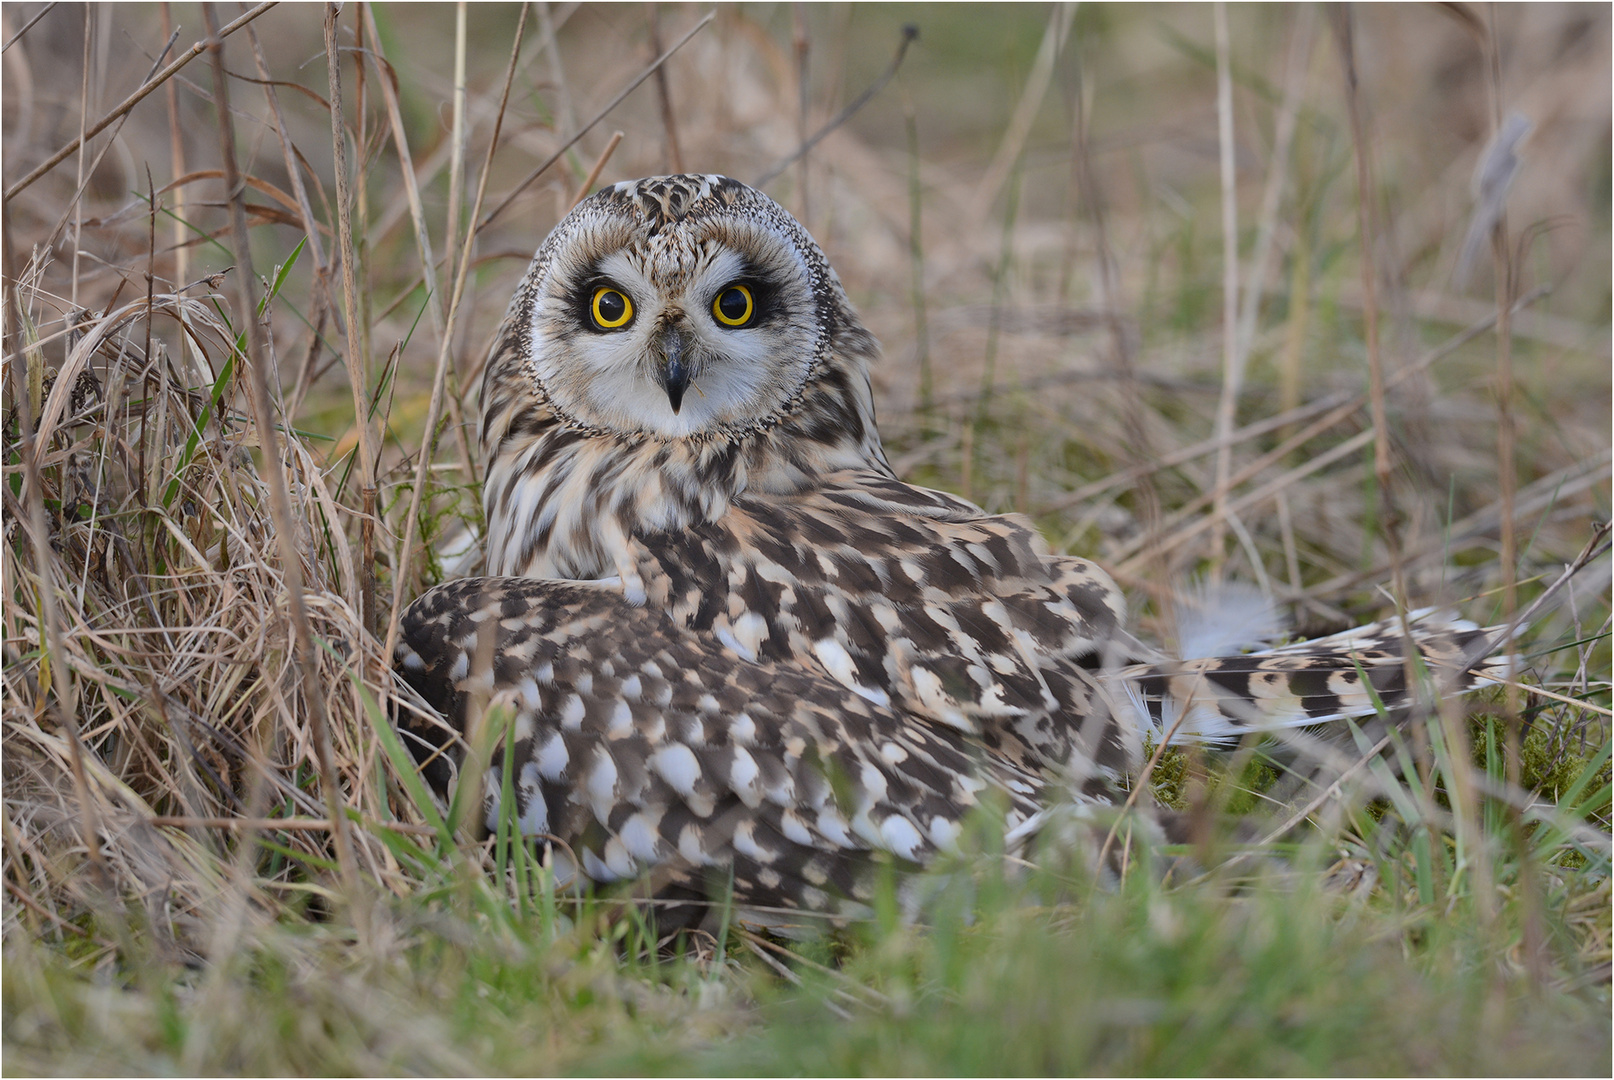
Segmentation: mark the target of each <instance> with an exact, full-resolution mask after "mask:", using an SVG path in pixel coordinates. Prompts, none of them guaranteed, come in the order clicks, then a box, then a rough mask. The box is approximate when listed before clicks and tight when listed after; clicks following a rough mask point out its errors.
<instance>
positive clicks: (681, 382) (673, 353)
mask: <svg viewBox="0 0 1614 1080" xmlns="http://www.w3.org/2000/svg"><path fill="white" fill-rule="evenodd" d="M660 346H661V366H660V368H659V369H658V370H657V371H656V381H657V382H658V383H660V384H661V388H662V389H663V390H665V391H666V392H667V404H669V405H671V406H672V411H673V415H674V416H676V415H678V410H679V409H680V408H682V407H683V404H684V391H685V390H687V389H689V360H688V357H687V353H688V352H689V339H688V338H687V337H686V336H685V335H684V331H683V330H681V329H680V328H679V327H677V326H669V327H667V328H666V329H665V330H663V331H662V332H661V342H660Z"/></svg>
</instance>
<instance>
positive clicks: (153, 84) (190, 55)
mask: <svg viewBox="0 0 1614 1080" xmlns="http://www.w3.org/2000/svg"><path fill="white" fill-rule="evenodd" d="M274 6H275V5H274V2H273V0H269V2H266V3H262V4H259V5H258V6H257V7H255V8H253V9H252V10H250V11H248V12H246V13H244V14H243V15H241V17H240V18H238V19H236V20H235V21H234V22H232V23H227V24H226V25H225V26H224V27H223V28H222V29H220V30H219V32H218V34H217V40H220V41H222V40H223V39H225V38H227V37H229V36H230V35H231V34H233V33H235V32H236V31H237V30H239V29H241V28H242V27H243V26H246V25H247V24H248V23H250V22H252V20H254V19H256V18H257V17H258V16H259V15H262V14H263V13H264V12H266V11H268V10H269V9H270V8H272V7H274ZM213 40H214V35H211V34H210V35H209V36H208V37H206V38H204V39H202V40H201V41H198V42H197V43H196V44H194V45H192V46H191V47H190V48H188V49H186V50H185V52H184V54H183V55H181V56H180V57H179V58H178V59H177V60H175V61H174V62H173V63H171V64H169V65H168V66H167V67H165V68H163V69H162V70H161V71H159V72H158V73H157V74H156V75H154V76H152V77H151V78H149V79H147V80H146V81H145V82H144V83H142V84H141V85H140V88H139V89H138V90H136V91H135V92H134V93H132V94H130V95H129V96H128V97H126V98H124V99H123V100H122V101H121V102H119V103H118V104H117V106H116V107H114V108H113V110H112V111H111V112H109V113H107V114H106V115H105V116H103V117H102V118H101V119H99V120H97V121H96V122H95V123H94V124H92V125H90V127H89V128H88V129H87V130H86V131H85V132H84V133H83V134H82V135H80V136H79V137H78V138H76V139H74V140H73V141H72V142H70V143H68V144H67V145H66V146H64V147H62V148H61V149H60V150H58V151H56V152H55V153H54V154H52V155H51V156H50V157H48V158H46V159H45V160H44V161H42V162H40V163H39V165H38V166H37V167H36V168H35V169H34V171H33V172H31V173H29V174H28V175H27V176H25V177H23V178H22V179H21V180H18V181H17V182H16V183H15V184H12V185H11V186H10V187H8V188H7V189H6V193H5V201H7V202H10V201H11V200H12V199H13V198H15V197H16V196H17V194H18V193H19V192H21V191H22V190H23V189H24V188H26V187H28V186H29V185H30V184H32V183H33V182H34V181H35V180H38V179H39V178H40V177H41V176H44V175H45V174H46V173H48V172H50V171H51V170H52V169H54V168H55V167H56V166H58V165H60V164H61V163H62V162H64V161H66V160H67V156H68V155H69V154H71V153H72V152H73V151H74V150H77V149H78V148H79V147H80V146H81V145H82V144H83V142H84V140H86V139H93V138H95V137H96V136H97V135H99V134H101V132H103V131H105V130H106V129H107V128H108V127H110V126H111V125H112V124H113V123H114V122H115V121H116V120H117V119H118V117H120V116H122V115H124V114H125V113H127V112H128V111H129V110H130V109H132V108H134V107H135V106H136V105H138V104H140V103H141V102H142V101H144V100H145V99H146V96H147V95H149V94H150V93H151V92H152V91H153V90H155V89H157V87H159V86H161V85H162V84H163V83H165V82H167V81H168V80H169V79H171V78H172V77H173V76H174V75H175V74H176V73H177V72H178V71H179V69H180V68H182V67H184V66H185V65H186V64H188V63H190V62H191V61H192V60H194V59H195V58H196V57H197V56H200V55H201V53H202V51H203V50H204V49H206V48H207V47H208V46H209V45H210V44H211V43H212V42H213Z"/></svg>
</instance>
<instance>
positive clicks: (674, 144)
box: [583, 2, 684, 189]
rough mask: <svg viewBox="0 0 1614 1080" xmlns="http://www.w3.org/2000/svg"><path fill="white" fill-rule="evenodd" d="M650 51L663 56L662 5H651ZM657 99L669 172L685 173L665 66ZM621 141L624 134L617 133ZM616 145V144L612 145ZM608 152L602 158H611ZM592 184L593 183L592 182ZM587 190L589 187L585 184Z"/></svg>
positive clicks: (658, 79) (658, 77) (660, 70)
mask: <svg viewBox="0 0 1614 1080" xmlns="http://www.w3.org/2000/svg"><path fill="white" fill-rule="evenodd" d="M647 6H648V7H649V8H650V51H651V53H653V54H655V55H657V56H660V55H661V5H660V4H658V3H654V2H652V3H650V4H649V5H647ZM656 99H657V101H659V102H660V104H661V130H662V132H663V133H664V134H665V135H666V137H667V171H669V172H673V173H681V172H683V171H684V155H683V153H682V152H681V151H680V150H679V148H678V118H677V115H676V113H675V112H674V110H673V103H672V87H671V86H669V85H668V83H667V69H666V67H665V66H663V67H658V68H657V69H656ZM616 137H617V138H618V139H620V138H621V137H622V133H621V132H620V131H619V132H617V135H616ZM612 145H613V146H614V145H615V144H614V143H613V144H612ZM609 156H610V151H609V150H607V151H606V153H605V154H604V155H602V157H609ZM590 183H592V181H591V182H590ZM583 186H584V188H585V189H586V188H587V187H588V186H589V185H588V184H584V185H583Z"/></svg>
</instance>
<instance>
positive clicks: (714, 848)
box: [398, 176, 1483, 910]
mask: <svg viewBox="0 0 1614 1080" xmlns="http://www.w3.org/2000/svg"><path fill="white" fill-rule="evenodd" d="M876 355H877V347H876V345H875V342H874V340H873V338H872V337H870V335H869V334H868V333H867V331H865V330H864V329H863V328H862V326H861V325H860V324H859V322H858V320H857V316H856V314H855V313H854V312H853V310H852V308H851V305H850V304H849V303H848V302H847V300H846V297H845V294H844V292H843V291H842V289H841V286H840V283H839V281H838V280H837V279H836V277H835V274H834V272H833V271H832V270H831V269H830V267H829V265H828V262H827V261H826V260H825V259H824V256H823V253H822V252H821V251H819V249H818V247H817V245H816V244H814V243H813V241H812V240H811V238H810V237H808V236H807V234H806V233H805V231H803V230H802V228H801V227H800V225H798V224H797V223H796V222H795V221H794V220H793V219H792V218H790V216H789V215H788V214H786V213H785V212H784V211H783V210H782V209H780V208H779V207H778V206H777V205H776V204H775V203H774V202H773V201H772V200H770V199H768V198H767V197H766V196H765V195H762V194H761V193H759V192H757V191H754V190H752V189H751V188H748V187H745V186H744V185H742V184H739V183H737V182H735V181H733V180H728V179H726V178H723V177H710V176H678V177H660V178H652V179H649V180H643V181H637V182H629V183H624V184H618V185H616V186H615V187H613V188H609V189H607V190H605V191H602V192H600V193H599V194H598V195H595V196H594V197H592V198H590V199H588V200H585V201H584V202H583V203H582V204H580V205H579V206H578V207H577V209H576V210H574V211H573V212H572V213H571V214H570V215H568V217H567V218H566V219H565V220H563V221H562V222H561V223H560V225H559V226H557V227H556V229H555V230H554V232H553V233H551V234H550V236H549V238H548V239H547V240H546V241H545V243H544V245H543V247H542V248H540V250H539V252H538V255H537V257H536V258H535V259H534V261H533V264H532V267H531V269H530V270H529V272H528V275H527V278H526V279H525V281H524V282H523V283H522V285H521V287H520V289H519V290H518V291H517V293H516V296H515V298H514V300H513V301H512V303H511V306H510V311H509V313H508V315H507V316H506V320H505V324H504V327H503V331H502V333H501V334H500V337H499V340H498V342H497V343H496V345H495V346H494V349H493V353H492V355H491V357H490V359H489V365H488V369H487V374H486V376H485V381H484V387H483V433H482V442H483V450H484V454H485V457H486V460H487V462H488V472H487V481H486V485H485V488H484V501H485V506H486V511H487V521H488V535H487V537H486V542H487V551H488V560H487V565H488V572H489V573H490V574H492V575H495V576H492V577H488V578H475V579H468V580H463V581H456V582H452V583H449V584H447V585H443V586H440V587H439V588H437V589H434V590H432V591H431V592H429V593H427V594H426V595H425V596H423V597H422V598H421V599H420V600H418V601H416V603H415V604H414V605H412V606H411V607H410V609H409V610H408V611H407V612H406V613H405V615H404V618H403V624H402V644H401V645H400V648H399V654H398V662H399V669H400V671H401V672H402V674H403V675H404V676H405V678H406V679H407V680H408V681H409V682H410V683H412V684H413V685H414V686H415V687H416V688H417V689H418V690H419V691H420V693H421V694H422V696H423V697H424V698H425V699H426V701H427V702H428V703H429V704H431V705H432V706H433V707H434V708H436V709H437V710H438V711H439V712H440V713H441V714H442V715H443V716H444V717H445V718H446V720H447V722H448V727H447V728H446V729H435V730H434V729H432V728H431V727H430V726H429V725H420V724H414V725H412V726H411V730H412V732H413V733H414V734H415V735H416V736H417V737H418V738H419V739H420V745H421V746H422V748H423V754H424V753H425V750H426V749H427V748H430V747H440V746H450V747H451V748H452V745H453V743H454V740H453V739H452V738H449V733H451V732H464V731H466V730H468V729H470V728H473V727H475V726H476V725H477V724H478V723H479V722H480V721H481V718H483V717H484V716H486V715H488V714H489V709H490V708H492V707H493V706H502V707H503V708H504V710H506V711H507V712H508V713H509V714H510V715H512V716H513V717H514V720H513V722H514V724H515V729H514V739H515V743H514V746H515V751H514V760H513V761H512V763H511V764H512V767H513V768H514V770H515V772H514V774H513V783H514V791H515V792H516V796H517V800H516V801H517V804H518V805H517V807H516V812H517V814H518V815H519V817H520V820H521V822H522V827H523V829H524V830H525V831H527V832H529V833H545V834H549V835H552V836H555V837H558V838H560V839H561V840H563V841H564V842H565V844H566V845H567V846H569V848H570V849H571V851H572V852H574V853H575V857H576V860H577V862H578V863H580V865H577V866H568V867H567V869H569V870H570V871H575V872H577V873H580V874H581V875H582V876H584V877H587V878H589V879H593V880H596V881H607V880H618V879H622V878H631V877H635V876H637V875H639V874H642V873H645V872H647V871H650V870H652V869H654V870H656V871H657V872H658V874H659V875H660V877H659V878H658V880H659V881H662V882H667V881H672V882H676V883H678V885H679V887H680V888H682V889H684V890H686V892H687V891H689V890H693V891H694V892H695V893H697V894H698V893H701V892H703V891H706V892H708V893H709V892H710V891H711V890H713V889H715V888H716V887H717V885H716V884H714V883H721V885H722V887H723V888H725V889H726V888H728V881H729V877H728V875H729V874H730V873H731V872H732V887H733V890H734V895H735V897H736V899H738V900H739V901H740V902H742V903H746V904H752V905H766V906H776V907H807V908H815V909H827V910H834V909H836V908H837V907H839V906H840V905H843V904H857V903H859V902H861V901H864V900H866V899H867V895H868V894H867V890H868V887H869V874H868V872H867V871H868V868H869V867H870V866H871V865H872V864H873V863H874V862H875V861H878V860H879V859H881V858H894V859H897V860H899V861H900V862H902V863H904V864H913V865H922V864H925V863H927V862H929V861H930V860H931V859H932V858H933V857H934V856H935V854H936V853H937V852H938V851H940V850H945V849H947V848H948V847H949V846H950V845H951V844H952V843H953V841H954V838H955V837H956V836H957V835H958V832H959V830H960V828H961V823H962V820H963V818H964V817H965V816H966V815H968V814H969V813H971V812H972V811H974V810H976V808H977V807H978V806H979V805H980V804H981V803H982V802H983V800H985V801H993V800H995V801H996V802H997V804H998V806H999V809H1000V811H1001V812H1002V813H1003V814H1005V815H1006V828H1007V829H1008V830H1009V833H1010V834H1011V835H1014V836H1024V835H1027V834H1028V833H1030V832H1032V831H1034V829H1035V827H1036V823H1037V821H1038V820H1039V819H1038V808H1039V807H1041V806H1045V805H1048V804H1049V803H1051V802H1069V801H1075V802H1077V803H1078V804H1083V805H1087V806H1090V807H1099V806H1102V805H1105V804H1107V803H1109V802H1111V801H1113V793H1114V792H1115V791H1116V790H1117V789H1118V786H1119V783H1120V782H1121V781H1122V780H1123V779H1124V778H1125V777H1126V775H1127V774H1128V773H1130V772H1132V771H1134V770H1135V769H1136V768H1137V767H1138V765H1139V764H1140V759H1141V754H1142V750H1143V747H1144V745H1145V741H1146V740H1147V739H1150V738H1153V739H1155V740H1157V741H1158V740H1159V739H1161V738H1164V737H1166V736H1168V735H1169V736H1171V737H1172V738H1175V739H1178V740H1187V739H1208V740H1225V739H1230V738H1231V739H1236V738H1237V737H1239V736H1241V735H1242V734H1244V733H1246V732H1249V731H1253V730H1265V729H1277V728H1283V727H1290V726H1301V725H1310V724H1317V723H1321V722H1325V721H1327V720H1330V719H1336V718H1338V717H1341V716H1347V715H1366V714H1370V713H1372V712H1373V711H1374V710H1375V709H1376V708H1377V707H1379V706H1380V705H1383V706H1384V707H1387V708H1391V709H1394V708H1396V707H1397V706H1399V705H1401V704H1403V703H1405V701H1406V698H1407V693H1406V689H1405V686H1404V677H1405V676H1404V673H1405V664H1404V663H1403V661H1402V659H1401V657H1402V648H1403V644H1402V643H1403V638H1402V635H1401V628H1400V626H1399V624H1395V625H1389V626H1386V627H1375V628H1367V629H1364V630H1363V631H1358V632H1356V633H1355V636H1354V637H1352V636H1344V635H1342V636H1340V637H1338V638H1334V639H1326V640H1324V641H1321V642H1312V643H1306V644H1302V645H1299V646H1291V647H1288V648H1285V649H1279V650H1272V651H1268V652H1264V653H1254V654H1248V655H1240V656H1234V657H1225V658H1219V659H1212V660H1196V661H1184V662H1169V661H1166V660H1164V659H1163V658H1161V657H1160V656H1159V655H1158V654H1156V653H1154V652H1152V651H1151V650H1149V649H1147V648H1146V647H1144V646H1142V645H1141V644H1139V643H1138V642H1137V641H1136V640H1134V639H1133V638H1132V637H1131V636H1130V635H1129V634H1128V633H1127V632H1126V630H1125V627H1124V615H1125V612H1124V605H1123V601H1122V597H1121V594H1120V591H1119V590H1118V589H1117V588H1116V587H1115V584H1114V583H1113V582H1112V581H1111V580H1110V578H1109V577H1108V575H1106V574H1105V573H1104V572H1103V571H1102V570H1100V569H1099V568H1098V567H1096V566H1094V565H1092V564H1091V563H1088V562H1086V561H1084V560H1081V559H1077V558H1071V557H1063V556H1055V555H1052V554H1050V552H1049V551H1048V548H1047V546H1046V545H1045V544H1044V543H1043V541H1042V540H1041V538H1040V537H1039V536H1038V535H1037V533H1036V531H1035V529H1034V528H1033V527H1032V525H1031V523H1030V522H1029V521H1027V520H1025V519H1024V518H1020V517H1017V516H988V515H986V514H984V513H983V512H982V511H981V510H980V509H979V508H977V507H975V506H973V505H972V504H970V503H968V502H965V501H964V500H962V499H958V498H956V497H954V496H951V495H947V494H943V493H941V492H935V491H927V490H924V489H921V488H916V487H913V486H911V485H908V484H904V483H902V482H901V481H899V480H898V479H897V478H896V477H895V476H894V475H893V474H892V472H891V469H890V467H889V465H888V464H887V462H886V460H885V457H884V454H883V452H882V450H881V448H880V442H879V435H878V432H877V430H876V427H875V423H874V409H873V404H872V397H871V394H870V390H869V381H868V365H869V364H870V363H871V362H872V361H873V360H874V359H875V358H876ZM560 579H572V580H560ZM1482 635H1483V632H1482V631H1479V630H1476V629H1475V628H1473V627H1472V626H1468V625H1467V624H1460V623H1454V622H1450V621H1447V620H1442V619H1429V620H1428V621H1427V622H1426V623H1425V625H1424V626H1423V627H1422V628H1421V629H1415V630H1414V632H1413V639H1414V641H1415V642H1416V643H1417V646H1418V649H1419V651H1420V653H1422V654H1423V655H1424V656H1425V657H1426V658H1427V659H1428V660H1429V661H1430V662H1431V663H1435V664H1441V665H1444V666H1445V667H1447V668H1449V669H1453V671H1454V675H1455V678H1454V681H1453V683H1452V685H1453V686H1455V687H1457V688H1462V687H1466V686H1469V685H1473V684H1474V683H1475V682H1476V681H1478V676H1475V675H1472V674H1458V673H1457V669H1461V668H1462V667H1463V666H1464V660H1463V658H1464V653H1465V650H1471V649H1473V648H1474V647H1475V645H1476V642H1480V645H1479V648H1480V649H1481V651H1483V642H1482V641H1481V636H1482ZM1367 684H1371V686H1372V688H1373V689H1372V690H1371V691H1369V690H1368V689H1367V688H1366V686H1367ZM457 754H458V751H456V750H452V749H451V752H450V753H449V754H448V755H447V756H446V757H438V758H436V759H434V760H433V761H432V763H431V764H430V765H428V767H427V774H428V777H429V778H431V779H432V780H433V782H434V783H435V784H436V785H437V786H439V787H446V786H447V784H448V783H449V781H450V779H451V774H452V771H453V770H452V768H451V767H450V762H451V761H452V760H457V759H458V758H457ZM501 757H502V755H501ZM499 767H500V768H502V761H500V763H499ZM498 788H499V784H498V772H497V769H495V770H493V771H492V772H491V773H490V775H489V777H488V778H486V780H485V792H486V794H487V798H488V799H489V800H490V801H489V803H488V814H489V821H490V822H491V821H493V820H495V819H496V815H497V810H498V808H497V805H496V804H497V798H498ZM992 793H996V794H992Z"/></svg>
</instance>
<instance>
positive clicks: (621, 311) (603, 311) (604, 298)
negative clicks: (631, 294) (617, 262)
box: [589, 285, 633, 330]
mask: <svg viewBox="0 0 1614 1080" xmlns="http://www.w3.org/2000/svg"><path fill="white" fill-rule="evenodd" d="M589 310H590V311H591V312H592V313H593V314H594V325H595V326H598V327H599V328H600V329H601V330H616V329H618V328H619V327H623V326H626V325H628V320H629V319H631V318H633V301H632V300H629V299H628V297H627V294H625V293H623V292H621V291H619V290H617V289H613V288H611V287H610V286H609V285H602V286H600V287H599V288H598V289H595V290H594V302H593V303H592V304H590V305H589Z"/></svg>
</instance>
